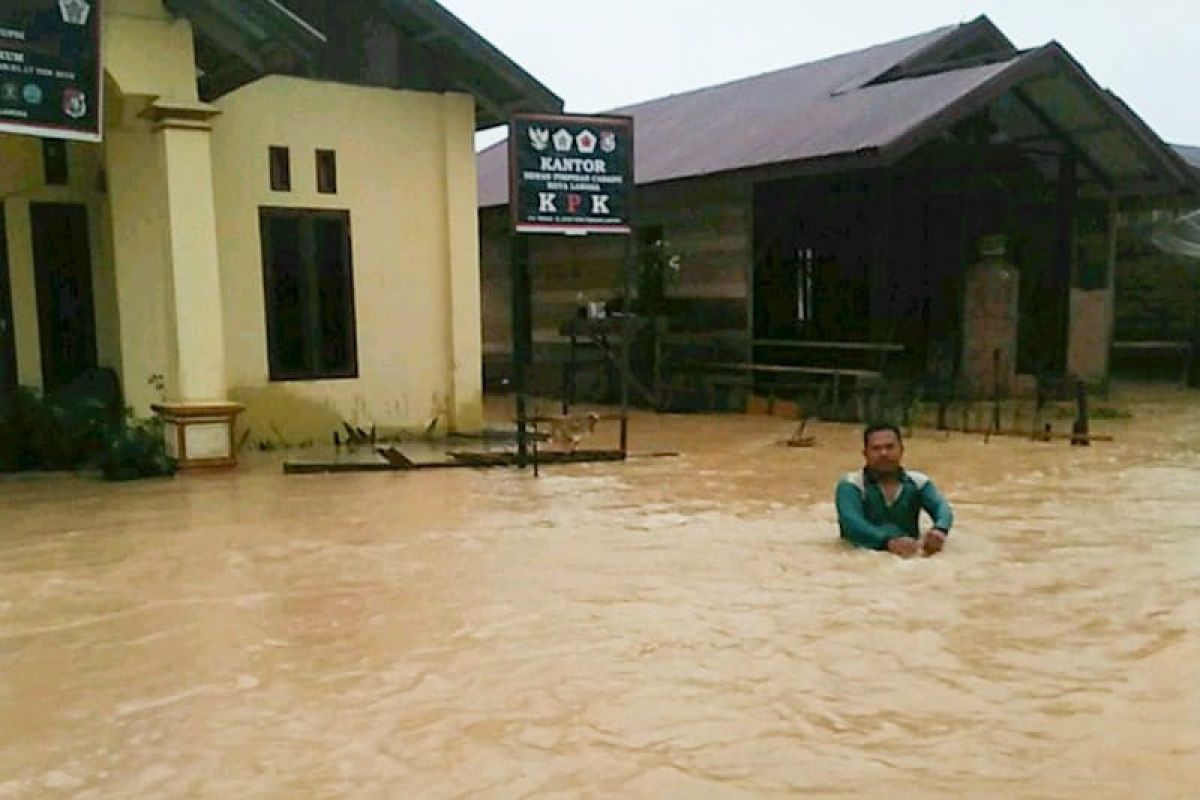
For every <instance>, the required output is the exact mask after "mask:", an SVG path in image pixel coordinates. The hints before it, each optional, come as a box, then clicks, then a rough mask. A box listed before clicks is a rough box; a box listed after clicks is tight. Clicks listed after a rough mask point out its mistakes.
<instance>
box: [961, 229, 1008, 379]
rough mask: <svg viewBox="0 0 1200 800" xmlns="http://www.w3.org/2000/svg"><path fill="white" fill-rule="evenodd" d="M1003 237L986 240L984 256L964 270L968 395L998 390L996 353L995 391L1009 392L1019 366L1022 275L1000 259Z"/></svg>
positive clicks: (964, 363) (964, 372)
mask: <svg viewBox="0 0 1200 800" xmlns="http://www.w3.org/2000/svg"><path fill="white" fill-rule="evenodd" d="M1004 249H1005V241H1004V237H1002V236H989V237H985V238H984V240H983V242H982V243H981V247H980V250H981V251H982V253H983V258H982V260H981V261H979V263H977V264H974V265H972V266H970V267H968V268H967V273H966V280H965V282H964V289H963V331H962V364H961V369H960V372H959V374H960V379H961V389H962V391H963V392H964V393H965V394H966V395H967V396H968V397H976V398H983V397H991V396H992V395H993V393H994V392H995V391H996V389H997V386H996V365H995V354H996V353H997V352H999V354H1000V364H999V367H1000V368H999V387H998V388H999V391H1000V394H1001V396H1002V397H1003V396H1008V395H1010V394H1011V393H1012V391H1013V383H1014V379H1015V377H1016V363H1017V322H1018V303H1019V300H1020V294H1019V289H1020V274H1019V273H1018V272H1017V268H1016V267H1014V266H1013V265H1012V264H1010V263H1008V261H1006V260H1005V258H1004Z"/></svg>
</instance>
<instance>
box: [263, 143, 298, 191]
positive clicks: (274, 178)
mask: <svg viewBox="0 0 1200 800" xmlns="http://www.w3.org/2000/svg"><path fill="white" fill-rule="evenodd" d="M268 156H269V160H270V164H271V191H274V192H290V191H291V190H292V157H291V154H290V153H289V152H288V149H287V148H286V147H272V148H270V150H269V151H268Z"/></svg>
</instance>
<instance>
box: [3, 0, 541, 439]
mask: <svg viewBox="0 0 1200 800" xmlns="http://www.w3.org/2000/svg"><path fill="white" fill-rule="evenodd" d="M22 2H25V3H26V4H27V5H28V4H30V3H32V4H33V5H36V2H35V0H22ZM42 2H44V3H45V4H46V5H48V6H51V7H53V6H55V5H56V0H42ZM84 5H86V4H84ZM91 5H93V6H94V5H97V3H96V0H91ZM99 7H100V9H101V11H100V13H102V28H101V30H102V34H101V41H102V52H103V76H104V77H103V84H104V113H103V122H102V142H101V143H89V142H76V141H72V142H66V143H63V142H61V141H55V140H39V139H38V138H35V137H31V136H21V135H15V134H0V198H3V217H2V219H0V222H2V224H0V389H2V388H3V387H4V386H6V385H7V386H12V385H14V384H16V383H19V384H21V385H24V386H29V387H33V388H36V389H40V390H44V391H47V392H52V391H54V390H55V389H57V388H59V387H61V386H62V385H64V384H66V383H68V382H70V381H71V380H72V379H74V378H76V377H77V376H78V375H80V374H81V373H84V372H86V371H88V370H90V369H92V368H95V367H97V366H98V367H102V368H103V367H107V368H111V369H112V370H114V371H115V372H116V374H117V375H118V376H119V378H120V382H121V386H122V389H123V393H124V399H125V402H126V404H127V405H129V406H131V407H132V408H133V410H134V412H135V413H136V414H138V415H139V416H147V415H149V414H150V413H151V407H152V406H156V405H157V406H160V407H165V408H166V409H168V413H171V414H175V415H178V414H180V413H184V414H186V413H187V412H188V411H189V409H192V410H194V409H197V408H200V409H205V410H206V411H209V412H220V411H222V410H223V409H226V408H230V409H232V408H234V407H235V406H233V405H230V404H239V405H241V406H244V409H245V411H244V413H243V414H242V416H241V418H240V421H239V423H238V424H239V426H240V427H241V428H242V429H243V430H244V429H247V428H248V429H249V430H250V431H251V435H252V436H253V437H254V438H260V437H261V438H274V437H276V436H283V437H284V438H286V439H288V440H291V441H298V440H302V439H306V438H318V439H320V440H323V441H327V440H328V437H329V436H330V434H331V433H332V432H333V431H334V430H336V429H337V428H339V427H340V425H341V423H342V422H343V421H348V422H351V423H353V424H357V425H360V426H364V427H369V426H370V425H378V426H379V428H380V429H381V430H387V429H406V428H415V427H418V426H419V427H425V426H426V425H427V424H428V423H429V422H430V421H431V420H433V419H434V418H435V417H436V418H437V419H438V420H439V423H440V425H441V426H442V428H443V429H449V430H458V431H470V430H476V429H478V428H480V427H481V425H482V406H481V403H482V400H481V396H482V390H481V332H480V308H479V306H480V299H479V256H478V235H477V219H476V181H475V156H474V132H475V131H476V130H477V129H479V128H482V127H488V126H492V125H496V124H498V123H500V122H502V121H504V119H505V118H506V117H507V116H508V115H509V114H510V113H512V112H516V111H550V110H558V109H559V108H561V101H559V99H558V98H557V97H555V96H554V95H553V94H551V93H550V92H549V91H548V90H546V89H545V88H544V87H543V86H541V85H540V84H539V83H538V82H537V81H535V80H534V79H533V78H531V77H530V76H529V75H528V74H526V73H525V72H524V71H522V70H521V69H520V68H519V67H518V66H517V65H515V64H514V63H513V62H511V61H510V60H509V59H507V58H506V57H505V56H504V55H503V54H501V53H500V52H498V51H497V50H496V49H495V48H493V47H492V46H491V45H489V44H488V43H487V42H486V41H484V40H483V39H482V38H480V37H479V36H478V35H477V34H475V33H474V32H473V31H471V30H470V29H469V28H467V27H466V26H465V25H464V24H463V23H461V22H460V21H459V20H457V19H456V18H454V17H453V16H452V15H450V14H449V13H448V12H446V11H445V10H444V9H442V8H441V7H440V6H438V5H437V4H436V3H434V2H430V1H429V0H363V2H356V3H344V2H339V0H284V1H280V0H105V2H103V3H102V4H101V5H100V6H99ZM64 13H65V12H64ZM191 433H192V434H195V439H194V440H189V441H188V442H187V443H186V444H187V446H188V447H189V448H190V450H189V454H190V455H192V456H193V457H197V458H205V457H212V458H219V457H221V456H222V452H221V451H222V450H223V449H226V448H227V447H228V445H227V444H223V443H224V442H227V441H228V439H229V437H228V433H229V432H228V431H227V430H225V431H222V430H221V427H220V425H216V426H213V427H212V429H210V430H205V429H204V428H203V427H197V428H195V429H194V430H193V431H192V432H191ZM189 435H191V434H189Z"/></svg>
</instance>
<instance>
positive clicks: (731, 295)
mask: <svg viewBox="0 0 1200 800" xmlns="http://www.w3.org/2000/svg"><path fill="white" fill-rule="evenodd" d="M637 200H638V227H639V228H642V229H644V228H647V227H651V226H662V228H663V236H664V238H665V239H666V240H667V241H668V242H669V243H670V245H671V247H672V249H673V250H674V251H676V252H678V253H679V254H680V256H681V259H682V267H681V270H680V280H679V283H678V284H677V285H674V286H671V287H669V288H668V291H667V293H668V296H670V297H674V298H679V299H680V300H684V301H686V302H684V303H681V304H680V305H682V306H683V307H684V309H685V313H686V314H687V315H688V316H691V317H693V319H692V320H691V321H690V325H692V326H694V327H697V328H701V329H702V328H704V327H712V328H738V327H740V328H743V329H744V328H745V327H746V326H747V313H748V312H747V309H748V296H749V288H748V287H749V285H750V270H751V261H752V258H753V243H752V232H753V208H752V201H751V190H750V186H749V184H747V183H744V182H738V181H735V180H722V179H707V180H705V179H698V180H694V181H688V182H686V183H679V184H670V185H665V186H652V187H648V188H642V189H640V190H639V193H638V198H637ZM479 227H480V239H481V246H480V262H481V263H480V270H481V281H482V304H483V340H484V353H485V359H486V357H487V355H488V353H489V352H491V353H497V352H507V351H508V350H509V348H510V346H511V344H510V343H511V322H510V320H511V313H510V302H511V300H510V294H509V291H510V284H509V268H508V260H509V240H508V233H507V231H508V228H509V220H508V209H507V208H491V209H484V210H482V211H481V212H480V226H479ZM623 239H624V237H620V236H607V235H603V236H601V235H594V236H587V237H580V238H574V237H564V236H533V237H531V247H530V256H531V260H532V264H533V287H534V297H533V327H534V339H535V342H537V341H545V340H547V339H550V338H553V337H554V336H555V332H556V330H557V327H558V325H559V323H560V322H561V321H562V320H563V319H565V318H566V317H568V316H569V315H570V314H571V313H573V311H574V309H575V308H576V304H577V298H578V296H579V294H580V293H582V294H583V295H584V296H585V298H586V299H587V300H592V301H596V300H609V299H612V298H615V297H617V295H618V294H619V293H620V286H621V268H622V254H623V252H624V251H623V248H624V245H625V243H624V241H623ZM636 239H637V237H636V236H635V237H634V241H635V242H636ZM691 309H695V310H696V312H695V313H694V314H693V313H690V310H691ZM706 320H707V321H709V323H710V324H709V325H706V324H705V321H706Z"/></svg>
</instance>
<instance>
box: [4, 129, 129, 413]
mask: <svg viewBox="0 0 1200 800" xmlns="http://www.w3.org/2000/svg"><path fill="white" fill-rule="evenodd" d="M67 162H68V178H69V183H68V185H66V186H47V185H46V183H45V171H44V168H43V165H42V144H41V141H40V140H39V139H36V138H34V137H32V136H15V135H9V134H0V201H2V202H3V204H4V220H5V226H6V229H7V238H8V266H9V290H10V292H11V294H12V306H13V331H14V334H15V340H16V351H17V380H18V381H19V382H20V384H21V385H22V386H28V387H30V388H33V389H38V390H40V389H41V388H42V355H41V345H40V339H39V331H38V307H37V284H36V276H35V272H34V264H33V238H32V234H31V229H30V219H29V206H30V204H31V203H72V204H81V205H84V206H86V207H87V212H88V238H89V246H90V247H91V253H92V297H93V301H94V304H95V322H96V350H97V360H98V363H99V364H100V365H101V366H106V367H113V368H119V366H120V338H119V336H120V334H119V326H118V322H117V311H116V291H115V285H114V280H113V269H112V263H113V262H112V256H111V240H110V238H109V235H108V233H109V229H108V224H107V218H108V217H107V215H108V208H107V202H106V198H105V196H104V194H103V193H102V192H101V191H100V188H101V186H102V171H103V152H102V151H101V148H100V146H99V145H94V144H85V143H79V142H69V143H67Z"/></svg>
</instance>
